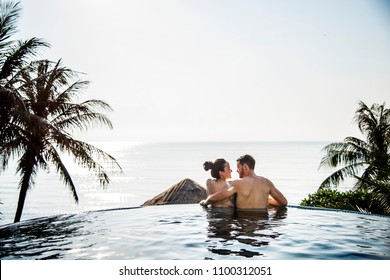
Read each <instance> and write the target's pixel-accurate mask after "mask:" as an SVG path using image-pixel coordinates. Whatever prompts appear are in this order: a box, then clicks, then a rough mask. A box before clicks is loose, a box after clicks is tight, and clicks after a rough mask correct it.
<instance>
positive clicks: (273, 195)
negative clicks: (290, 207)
mask: <svg viewBox="0 0 390 280" xmlns="http://www.w3.org/2000/svg"><path fill="white" fill-rule="evenodd" d="M255 164H256V161H255V159H254V158H253V157H252V156H250V155H244V156H241V157H240V158H238V159H237V172H238V174H239V176H240V179H238V180H233V181H227V180H228V179H231V178H232V176H231V174H232V170H231V169H230V165H229V163H228V162H227V161H226V160H224V159H217V160H215V161H214V162H211V161H207V162H205V163H204V165H203V167H204V169H205V170H206V171H208V170H211V177H213V178H214V179H208V180H207V182H206V185H207V194H208V197H207V199H205V200H202V201H201V202H200V205H202V206H207V205H209V204H211V205H212V206H213V207H219V208H220V207H235V208H236V209H237V210H250V211H253V210H256V211H267V206H268V204H270V205H274V206H286V205H287V199H286V198H285V196H284V195H283V194H282V193H281V192H280V191H279V190H278V189H277V188H276V187H275V186H274V184H273V183H272V182H271V181H270V180H269V179H267V178H264V177H261V176H257V175H256V174H255V172H254V169H255Z"/></svg>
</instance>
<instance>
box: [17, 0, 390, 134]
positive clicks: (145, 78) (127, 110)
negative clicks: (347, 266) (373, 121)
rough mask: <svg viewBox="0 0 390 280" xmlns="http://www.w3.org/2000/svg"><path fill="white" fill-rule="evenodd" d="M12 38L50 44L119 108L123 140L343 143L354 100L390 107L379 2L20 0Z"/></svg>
mask: <svg viewBox="0 0 390 280" xmlns="http://www.w3.org/2000/svg"><path fill="white" fill-rule="evenodd" d="M21 6H22V8H23V12H22V16H21V19H20V22H19V29H20V31H19V33H17V35H16V36H15V37H17V38H18V39H28V38H30V37H39V38H43V39H45V40H46V41H47V42H48V43H50V44H51V48H50V49H42V50H41V52H40V58H48V59H52V60H58V59H60V58H62V61H63V64H64V65H65V66H67V67H69V68H71V69H73V70H76V71H80V72H84V73H85V75H83V76H82V78H83V79H86V80H89V81H91V85H90V87H89V88H88V90H87V92H86V93H85V94H84V95H83V99H94V98H99V99H103V100H105V101H107V102H108V103H109V104H110V105H111V106H112V107H113V109H114V112H113V113H110V114H109V116H110V118H111V120H112V121H113V123H114V130H113V131H109V130H103V131H97V132H95V133H90V134H88V135H83V136H82V137H84V138H86V139H87V140H108V139H111V140H123V141H137V142H139V141H146V142H149V141H284V140H303V141H312V140H331V141H337V140H342V139H343V138H344V137H345V136H358V137H360V134H359V133H358V130H357V128H356V125H355V124H354V123H353V116H354V112H355V110H356V108H357V105H358V102H359V101H360V100H362V101H364V102H366V103H367V104H369V105H371V104H372V103H383V102H386V103H387V107H389V106H390V4H389V1H386V0H364V1H363V0H343V1H340V0H317V1H309V0H307V1H303V0H283V1H282V0H272V1H265V0H264V1H261V0H258V1H255V0H236V1H232V0H230V1H229V0H219V1H217V0H154V1H150V0H149V1H148V0H110V1H100V0H93V1H92V0H90V1H87V0H21Z"/></svg>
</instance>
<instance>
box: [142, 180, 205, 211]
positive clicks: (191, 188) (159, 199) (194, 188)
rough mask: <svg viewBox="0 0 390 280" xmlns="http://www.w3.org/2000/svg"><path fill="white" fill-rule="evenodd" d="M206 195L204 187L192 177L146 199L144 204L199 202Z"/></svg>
mask: <svg viewBox="0 0 390 280" xmlns="http://www.w3.org/2000/svg"><path fill="white" fill-rule="evenodd" d="M206 197H207V194H206V189H205V188H204V187H202V186H201V185H199V184H198V183H197V182H195V181H193V180H191V179H184V180H182V181H180V182H178V183H176V184H175V185H173V186H172V187H170V188H169V189H167V190H165V191H164V192H162V193H160V194H159V195H157V196H155V197H153V198H152V199H149V200H148V201H145V202H144V204H142V206H150V205H164V204H190V203H199V202H200V201H201V200H203V199H206Z"/></svg>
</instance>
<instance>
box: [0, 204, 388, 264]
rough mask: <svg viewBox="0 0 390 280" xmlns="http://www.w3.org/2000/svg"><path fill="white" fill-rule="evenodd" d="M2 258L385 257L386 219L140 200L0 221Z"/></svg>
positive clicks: (353, 214) (315, 211)
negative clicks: (15, 221)
mask: <svg viewBox="0 0 390 280" xmlns="http://www.w3.org/2000/svg"><path fill="white" fill-rule="evenodd" d="M0 236H1V238H0V248H1V250H0V258H1V259H3V260H5V259H72V260H77V259H83V260H85V259H87V260H95V259H109V260H115V259H166V260H176V259H183V260H203V259H270V260H273V259H280V260H293V259H390V218H388V217H383V216H376V215H365V214H358V213H351V212H339V211H325V210H314V209H307V208H302V207H297V206H295V207H294V206H289V207H287V208H280V209H277V208H270V209H269V211H268V214H267V215H264V214H260V213H245V212H243V213H241V212H236V213H234V212H233V211H228V210H212V209H204V208H202V207H200V206H199V205H196V204H186V205H166V206H148V207H137V208H125V209H113V210H108V211H96V212H86V213H80V214H73V215H59V216H52V217H46V218H39V219H33V220H28V221H25V222H21V223H18V224H10V225H4V226H1V227H0Z"/></svg>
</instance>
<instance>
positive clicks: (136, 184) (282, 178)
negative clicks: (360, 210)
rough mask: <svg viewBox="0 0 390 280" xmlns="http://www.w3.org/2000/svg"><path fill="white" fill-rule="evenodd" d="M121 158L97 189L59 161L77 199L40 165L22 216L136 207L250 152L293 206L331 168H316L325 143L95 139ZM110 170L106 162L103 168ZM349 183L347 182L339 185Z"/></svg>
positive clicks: (2, 183)
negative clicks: (208, 166)
mask: <svg viewBox="0 0 390 280" xmlns="http://www.w3.org/2000/svg"><path fill="white" fill-rule="evenodd" d="M93 144H94V145H96V146H97V147H99V148H102V149H103V150H105V151H107V152H109V153H110V154H111V155H113V156H114V157H115V158H116V159H117V160H118V162H119V163H120V165H121V167H122V169H123V172H122V173H119V172H115V173H111V171H110V173H109V174H110V178H111V183H110V184H109V185H108V186H107V187H105V188H102V187H101V186H100V185H99V183H98V180H97V179H96V177H94V176H93V175H92V174H91V173H90V172H88V171H87V170H86V169H81V168H79V167H77V166H76V165H75V164H74V163H73V162H72V159H70V158H65V159H64V161H65V162H66V165H67V167H68V169H69V171H70V173H71V174H72V177H73V179H74V182H75V184H76V188H77V192H78V195H79V203H78V204H76V203H75V202H74V200H73V197H72V195H71V193H70V191H69V190H68V189H67V188H66V187H65V185H64V184H63V183H62V182H61V180H60V177H59V176H58V174H56V173H55V169H54V168H52V169H51V170H50V172H46V171H42V170H40V171H39V172H38V175H37V177H36V179H35V185H34V186H33V187H32V188H31V189H30V190H29V191H28V193H27V198H26V202H25V206H24V210H23V214H22V220H26V219H32V218H38V217H44V216H50V215H56V214H65V213H78V212H83V211H90V210H100V209H110V208H120V207H131V206H139V205H141V204H142V203H143V202H145V201H146V200H148V199H150V198H152V197H154V196H155V195H157V194H159V193H161V192H162V191H164V190H166V189H167V188H169V187H171V186H172V185H174V184H175V183H177V182H179V181H180V180H182V179H185V178H190V179H192V180H194V181H196V182H198V183H199V184H201V185H205V182H206V180H207V179H208V178H209V177H210V173H209V172H206V171H204V169H203V163H204V162H205V161H207V160H211V161H214V160H215V159H216V158H225V159H226V160H227V161H229V162H230V165H231V167H232V170H233V173H232V176H233V179H237V178H238V174H237V172H236V168H235V166H236V159H237V158H238V157H239V156H241V155H244V154H250V155H252V156H253V157H254V158H255V159H256V168H255V172H256V174H258V175H261V176H265V177H267V178H269V179H271V180H272V181H273V183H274V184H275V186H276V187H277V188H278V189H279V190H280V191H282V192H283V194H284V195H285V196H286V197H287V199H288V201H289V204H290V205H298V204H299V203H300V201H301V200H302V199H304V198H305V197H307V196H308V194H310V193H313V192H315V191H316V190H317V189H318V186H319V185H320V184H321V182H322V181H323V180H324V179H325V178H326V177H327V176H328V175H329V174H331V173H332V172H333V170H331V169H319V164H320V161H321V158H322V157H323V156H324V153H323V152H322V148H323V147H325V146H326V145H327V144H329V142H250V143H244V142H223V143H217V142H201V143H199V142H194V143H187V142H186V143H131V142H94V143H93ZM15 166H16V165H15V163H14V164H10V166H9V168H8V169H7V170H6V171H5V172H3V173H1V174H0V201H1V203H2V204H0V212H1V213H2V214H1V215H0V217H1V220H0V224H7V223H12V222H13V218H14V215H15V211H16V205H17V201H18V194H19V193H18V191H19V190H18V184H19V177H18V176H17V175H16V174H15V170H16V168H15ZM107 168H108V170H110V167H107ZM350 188H351V183H346V184H344V185H343V187H342V188H341V190H346V189H350Z"/></svg>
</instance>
